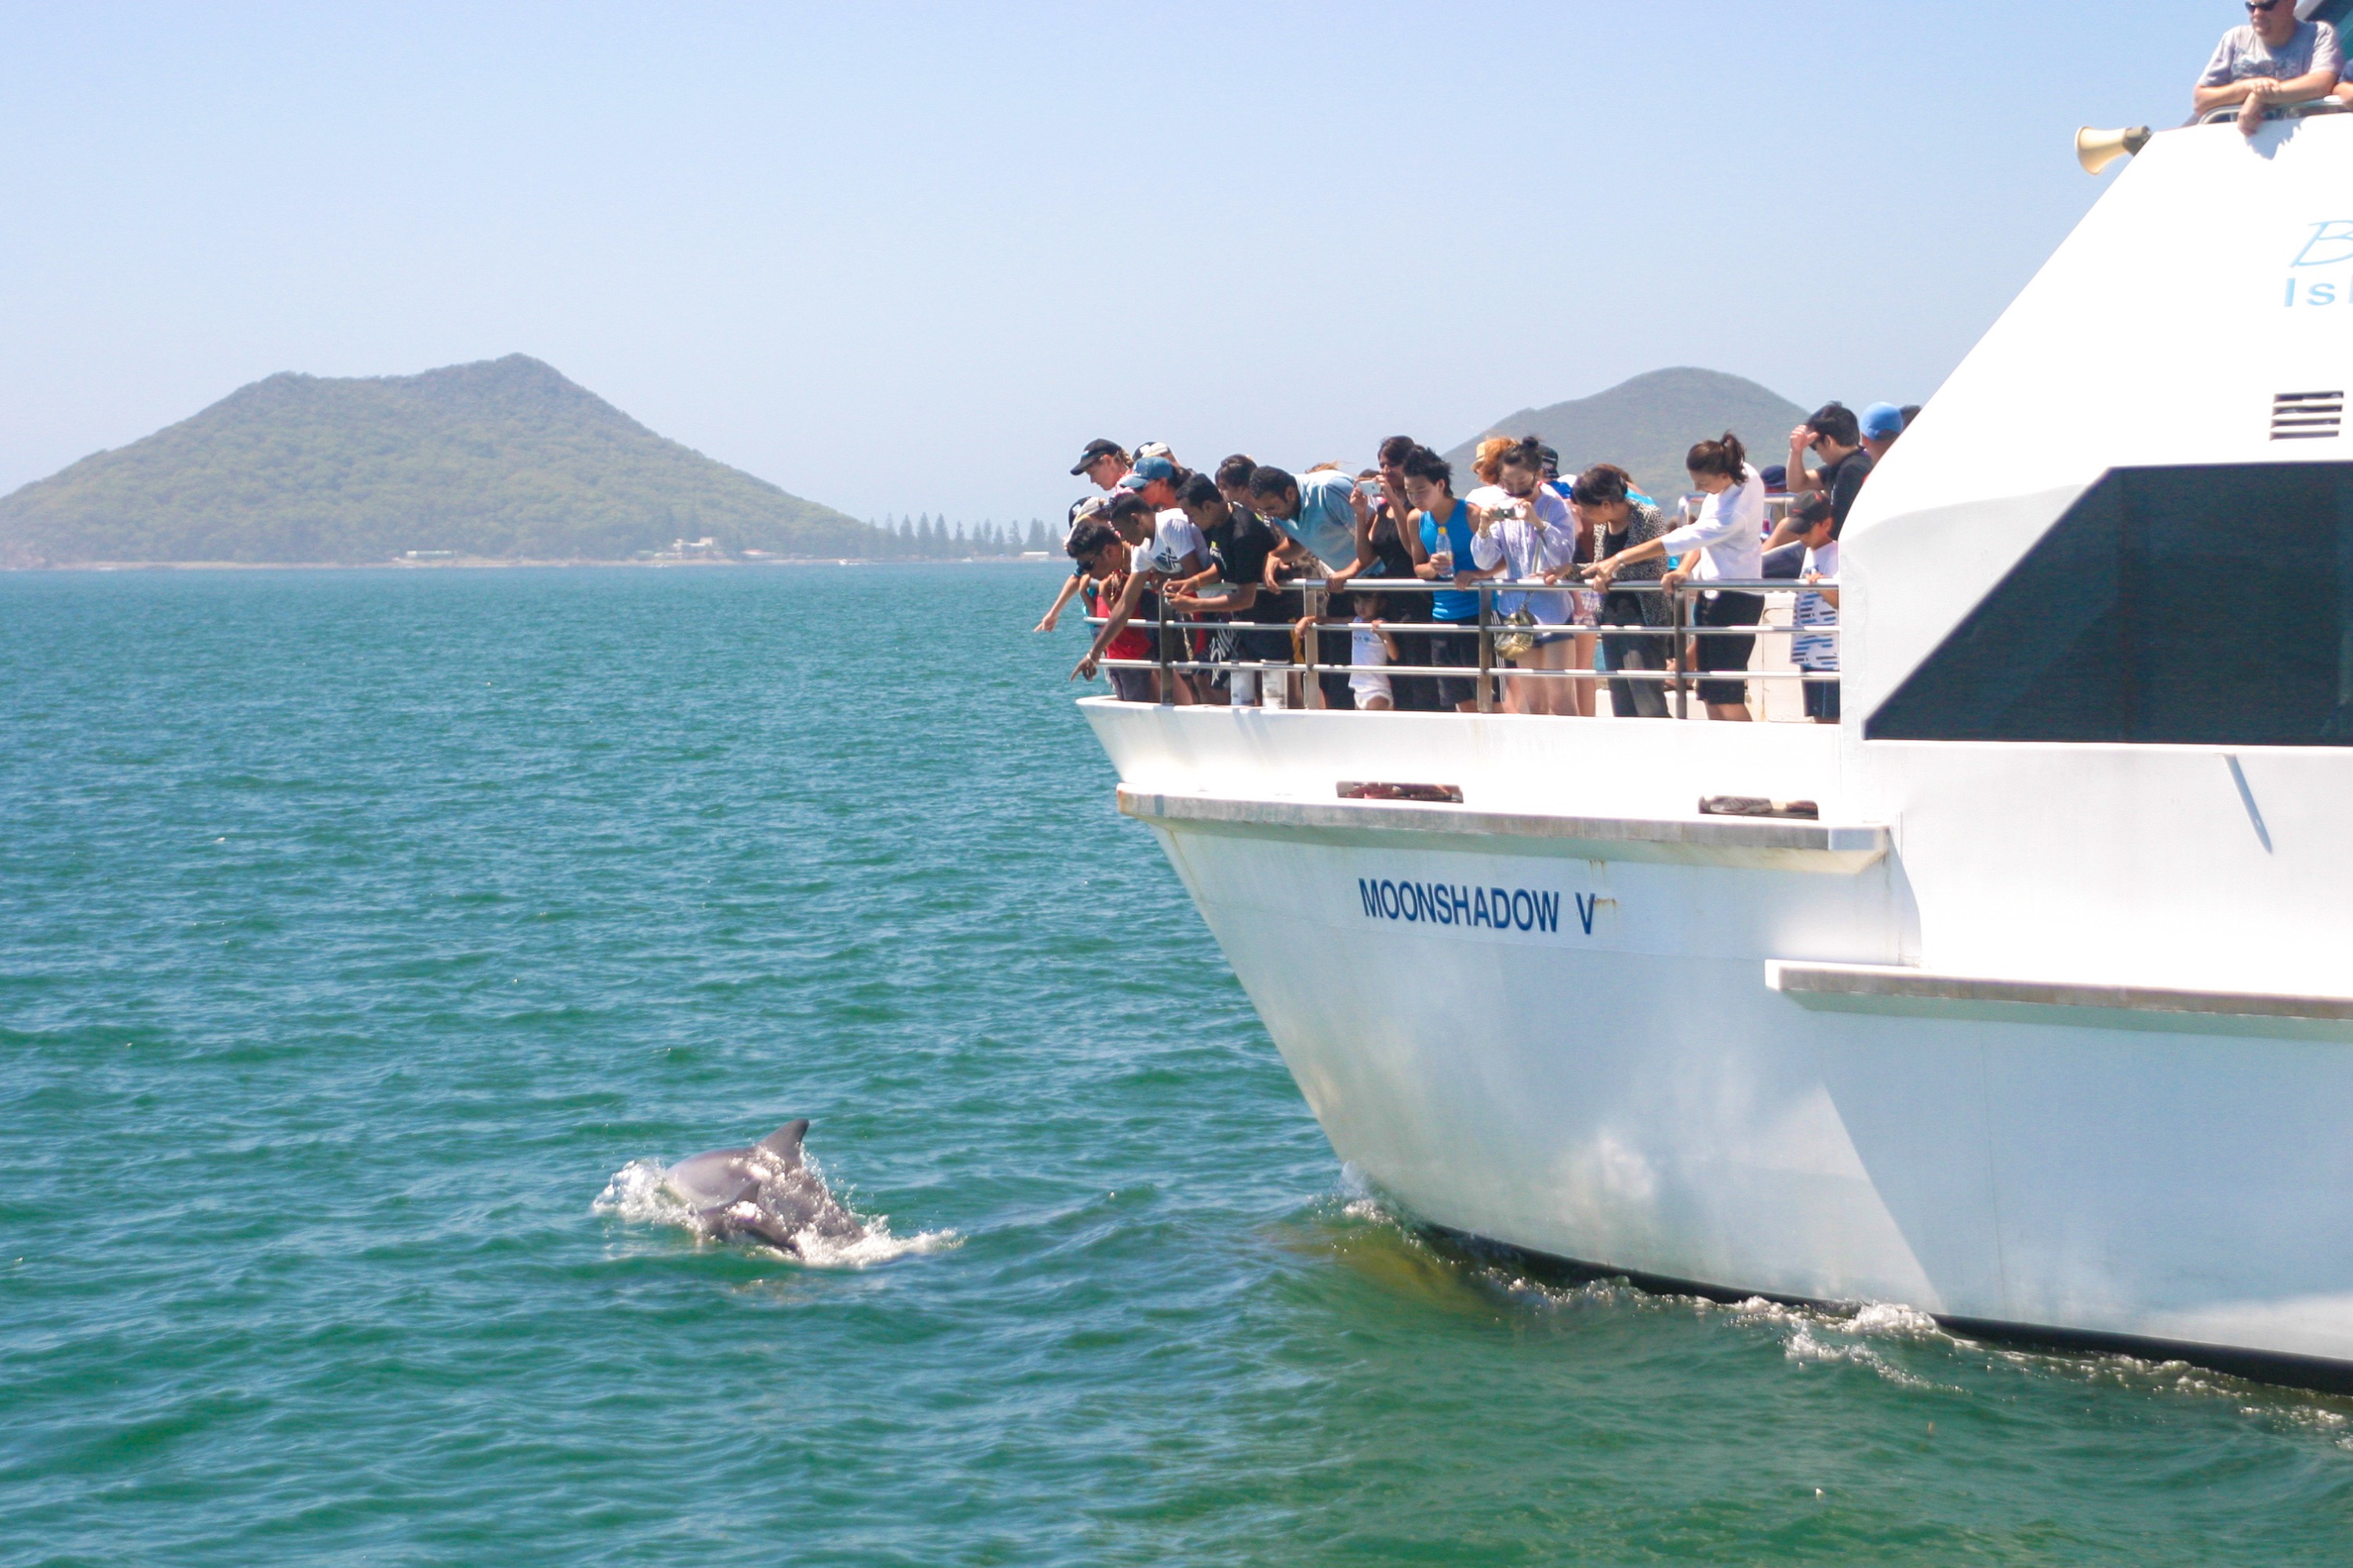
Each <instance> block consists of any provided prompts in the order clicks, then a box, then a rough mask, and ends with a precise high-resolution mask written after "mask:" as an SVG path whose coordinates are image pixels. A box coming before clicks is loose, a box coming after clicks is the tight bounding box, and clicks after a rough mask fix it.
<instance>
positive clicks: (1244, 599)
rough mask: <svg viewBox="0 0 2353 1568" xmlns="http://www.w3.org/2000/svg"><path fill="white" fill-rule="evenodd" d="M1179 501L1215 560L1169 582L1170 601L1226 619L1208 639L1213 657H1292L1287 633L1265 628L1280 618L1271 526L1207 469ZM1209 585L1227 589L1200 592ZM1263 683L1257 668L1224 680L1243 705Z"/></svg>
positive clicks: (1274, 537)
mask: <svg viewBox="0 0 2353 1568" xmlns="http://www.w3.org/2000/svg"><path fill="white" fill-rule="evenodd" d="M1176 503H1177V504H1178V505H1179V506H1181V507H1183V508H1184V509H1185V515H1186V516H1187V517H1188V518H1190V519H1191V520H1192V523H1193V526H1195V527H1196V528H1198V529H1199V530H1200V531H1201V536H1202V537H1203V538H1204V539H1207V540H1208V544H1209V562H1210V564H1209V568H1208V570H1207V571H1204V572H1199V573H1197V574H1195V575H1194V576H1193V577H1187V578H1186V579H1185V580H1184V581H1183V582H1181V583H1177V584H1173V585H1171V591H1170V593H1169V595H1168V608H1169V609H1176V610H1183V611H1185V612H1186V613H1187V614H1195V615H1224V616H1227V617H1229V625H1228V627H1227V628H1226V629H1224V632H1223V633H1221V635H1220V636H1219V638H1218V639H1217V640H1216V641H1213V642H1212V643H1211V650H1212V657H1213V658H1216V659H1218V662H1228V661H1232V660H1267V661H1288V660H1289V659H1290V657H1291V641H1290V636H1289V634H1288V633H1287V632H1284V631H1282V630H1280V629H1279V628H1278V629H1277V630H1264V628H1266V627H1268V626H1270V625H1272V624H1276V623H1279V622H1280V621H1281V620H1282V611H1281V609H1279V608H1278V607H1277V606H1276V605H1275V604H1274V602H1273V601H1274V596H1273V595H1272V594H1271V592H1269V591H1268V589H1267V587H1266V563H1267V557H1268V556H1270V555H1271V554H1272V553H1273V552H1274V549H1275V546H1276V545H1277V544H1278V543H1279V542H1280V540H1279V536H1278V535H1276V533H1275V531H1274V529H1273V527H1272V526H1271V525H1270V524H1268V523H1267V521H1266V520H1265V519H1264V518H1262V517H1261V516H1260V515H1259V514H1257V513H1255V512H1252V511H1251V510H1250V508H1249V507H1247V506H1237V505H1235V504H1234V503H1232V502H1230V501H1228V500H1227V499H1226V498H1225V496H1224V495H1222V494H1221V493H1219V484H1218V482H1216V481H1215V480H1213V479H1211V478H1210V477H1209V476H1208V475H1207V474H1201V473H1197V474H1194V475H1193V476H1192V477H1191V478H1190V479H1188V480H1187V482H1186V484H1185V488H1184V489H1183V490H1182V491H1181V492H1179V493H1178V494H1177V497H1176ZM1212 587H1218V588H1223V589H1224V591H1223V592H1222V593H1219V594H1215V595H1211V594H1205V593H1203V592H1202V590H1203V589H1204V588H1212ZM1228 633H1229V634H1228ZM1270 650H1271V652H1270ZM1258 685H1259V682H1258V672H1257V671H1255V670H1236V671H1234V672H1232V673H1231V679H1230V680H1229V682H1228V683H1227V691H1228V694H1229V701H1231V702H1233V703H1235V704H1237V705H1244V706H1247V705H1250V704H1252V703H1255V702H1257V701H1258Z"/></svg>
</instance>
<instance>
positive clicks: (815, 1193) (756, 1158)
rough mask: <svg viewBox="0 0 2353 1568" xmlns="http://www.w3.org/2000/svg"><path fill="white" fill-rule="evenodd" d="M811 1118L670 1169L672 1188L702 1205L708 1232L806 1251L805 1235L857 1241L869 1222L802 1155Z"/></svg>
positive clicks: (697, 1212)
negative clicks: (741, 1146) (744, 1146)
mask: <svg viewBox="0 0 2353 1568" xmlns="http://www.w3.org/2000/svg"><path fill="white" fill-rule="evenodd" d="M808 1128H809V1124H808V1118H807V1117H802V1118H799V1119H798V1120H796V1121H788V1122H786V1124H785V1125H784V1126H782V1127H780V1128H776V1131H774V1132H772V1133H770V1134H768V1136H767V1137H765V1138H764V1139H760V1141H759V1142H757V1143H755V1144H754V1145H752V1146H751V1147H750V1148H749V1149H714V1150H711V1151H710V1152H709V1153H707V1154H697V1155H694V1156H692V1157H691V1158H689V1159H685V1160H680V1161H679V1162H678V1163H677V1164H675V1165H673V1166H671V1167H670V1169H669V1170H668V1171H664V1172H663V1173H662V1181H663V1182H664V1184H665V1185H667V1186H668V1187H669V1188H670V1192H672V1193H674V1194H676V1196H677V1197H678V1198H679V1199H680V1201H681V1202H684V1203H685V1204H686V1205H687V1206H688V1207H689V1208H691V1209H692V1210H693V1211H694V1218H695V1223H696V1224H699V1225H701V1226H702V1230H703V1232H704V1233H705V1234H709V1235H713V1236H717V1237H719V1238H720V1239H721V1240H723V1241H733V1240H737V1239H742V1238H749V1239H752V1240H754V1241H761V1242H765V1243H766V1244H767V1245H770V1246H772V1247H775V1248H776V1249H777V1250H778V1251H780V1252H788V1253H791V1254H792V1255H794V1256H796V1257H798V1256H800V1255H801V1248H802V1243H803V1241H804V1240H805V1239H806V1238H807V1237H810V1236H812V1235H813V1236H815V1237H817V1238H818V1239H821V1240H825V1241H857V1240H860V1238H862V1237H864V1236H865V1235H866V1234H868V1232H867V1227H866V1226H865V1225H864V1224H861V1223H860V1221H859V1218H858V1216H857V1215H855V1214H853V1213H850V1212H849V1210H848V1209H845V1208H843V1207H842V1206H841V1201H840V1200H839V1198H836V1197H835V1196H834V1195H833V1194H832V1193H831V1192H828V1191H827V1189H826V1185H825V1181H824V1180H823V1179H822V1178H821V1177H819V1176H818V1174H817V1172H816V1171H811V1170H810V1169H809V1168H808V1166H807V1164H806V1163H805V1162H804V1161H803V1160H802V1159H801V1139H803V1138H804V1137H806V1136H807V1133H808Z"/></svg>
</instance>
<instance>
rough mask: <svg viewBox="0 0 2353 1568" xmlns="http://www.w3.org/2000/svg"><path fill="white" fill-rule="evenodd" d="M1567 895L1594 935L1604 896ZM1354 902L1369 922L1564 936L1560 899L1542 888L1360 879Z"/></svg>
mask: <svg viewBox="0 0 2353 1568" xmlns="http://www.w3.org/2000/svg"><path fill="white" fill-rule="evenodd" d="M1569 897H1570V900H1571V905H1572V907H1574V908H1575V910H1576V912H1577V926H1578V927H1579V928H1580V929H1582V930H1583V932H1584V934H1585V935H1586V936H1588V937H1590V936H1591V935H1593V913H1594V910H1595V909H1596V908H1598V907H1599V905H1600V903H1601V895H1599V894H1598V893H1575V894H1571V895H1569ZM1356 902H1357V904H1358V906H1360V907H1361V908H1362V909H1363V910H1364V915H1365V918H1366V919H1367V920H1389V921H1395V922H1398V923H1401V924H1409V925H1417V926H1419V925H1424V924H1427V925H1432V926H1455V927H1470V928H1472V929H1474V930H1488V931H1525V932H1527V933H1529V934H1530V935H1533V936H1547V937H1550V936H1557V935H1559V933H1560V895H1559V894H1558V893H1557V892H1554V891H1550V890H1546V889H1541V888H1534V887H1476V886H1471V885H1455V884H1453V883H1447V882H1399V881H1397V880H1395V879H1393V878H1390V877H1369V876H1360V877H1358V878H1357V879H1356Z"/></svg>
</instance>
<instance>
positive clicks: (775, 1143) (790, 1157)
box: [760, 1117, 809, 1170]
mask: <svg viewBox="0 0 2353 1568" xmlns="http://www.w3.org/2000/svg"><path fill="white" fill-rule="evenodd" d="M808 1129H809V1124H808V1118H807V1117H799V1118H795V1119H794V1120H792V1121H788V1122H786V1123H785V1125H784V1126H782V1127H780V1128H776V1131H774V1132H772V1133H770V1134H768V1136H767V1137H765V1138H764V1139H760V1147H761V1148H762V1149H765V1150H767V1151H768V1152H769V1153H770V1154H773V1155H775V1156H776V1158H777V1159H778V1160H781V1161H782V1162H783V1163H784V1165H785V1168H786V1170H791V1169H794V1168H795V1167H797V1166H798V1165H799V1164H800V1162H801V1139H804V1138H807V1136H808Z"/></svg>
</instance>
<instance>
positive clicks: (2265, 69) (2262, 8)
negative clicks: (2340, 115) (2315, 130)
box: [2190, 0, 2345, 136]
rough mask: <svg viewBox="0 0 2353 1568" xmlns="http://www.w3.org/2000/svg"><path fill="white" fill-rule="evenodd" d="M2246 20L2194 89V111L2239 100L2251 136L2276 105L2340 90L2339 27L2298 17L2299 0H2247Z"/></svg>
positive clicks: (2202, 113) (2242, 125)
mask: <svg viewBox="0 0 2353 1568" xmlns="http://www.w3.org/2000/svg"><path fill="white" fill-rule="evenodd" d="M2245 3H2246V7H2247V26H2243V27H2233V28H2232V29H2231V30H2230V31H2229V32H2227V33H2225V34H2223V35H2222V41H2221V43H2220V44H2218V45H2216V46H2215V48H2214V58H2212V59H2211V60H2209V61H2208V62H2207V63H2206V72H2205V74H2204V75H2203V76H2200V78H2199V79H2198V86H2197V89H2196V90H2194V91H2193V92H2192V93H2191V94H2190V102H2191V104H2192V105H2193V108H2194V112H2195V114H2196V117H2197V118H2199V119H2201V120H2202V119H2204V118H2205V117H2206V116H2207V115H2209V114H2211V113H2212V112H2213V111H2215V110H2217V109H2227V108H2230V107H2232V105H2234V104H2235V105H2236V106H2237V107H2238V111H2239V129H2240V131H2241V132H2244V133H2245V134H2246V135H2249V136H2253V134H2254V133H2255V132H2256V130H2257V129H2258V128H2259V127H2260V126H2261V125H2262V124H2263V121H2264V119H2265V118H2266V117H2267V116H2268V115H2269V114H2270V112H2271V111H2273V110H2274V109H2278V108H2281V107H2283V106H2284V105H2286V104H2290V103H2306V102H2309V101H2312V100H2313V99H2316V98H2326V97H2327V96H2328V95H2329V94H2330V93H2332V92H2334V91H2336V90H2337V79H2338V78H2339V77H2340V76H2342V75H2343V74H2344V70H2345V57H2344V54H2343V52H2342V50H2341V48H2340V47H2339V45H2338V43H2337V29H2336V28H2334V27H2332V26H2329V25H2328V24H2327V23H2326V22H2303V21H2298V20H2297V19H2296V15H2295V0H2245Z"/></svg>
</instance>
